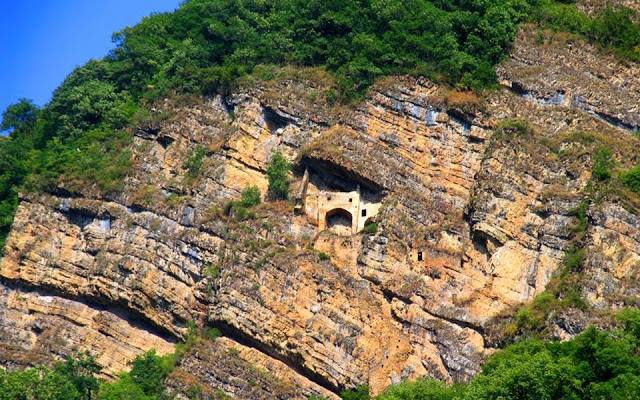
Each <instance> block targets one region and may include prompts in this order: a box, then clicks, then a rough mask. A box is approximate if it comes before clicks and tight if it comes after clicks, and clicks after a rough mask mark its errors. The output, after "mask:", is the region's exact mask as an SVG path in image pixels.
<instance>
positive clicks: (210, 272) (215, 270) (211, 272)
mask: <svg viewBox="0 0 640 400" xmlns="http://www.w3.org/2000/svg"><path fill="white" fill-rule="evenodd" d="M202 273H203V274H204V276H206V277H207V278H209V279H216V278H217V277H218V276H220V267H219V266H217V265H215V264H211V263H207V264H205V266H204V268H203V269H202Z"/></svg>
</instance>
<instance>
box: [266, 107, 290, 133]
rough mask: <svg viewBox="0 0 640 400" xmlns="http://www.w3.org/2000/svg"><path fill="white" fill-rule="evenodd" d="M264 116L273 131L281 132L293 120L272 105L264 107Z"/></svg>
mask: <svg viewBox="0 0 640 400" xmlns="http://www.w3.org/2000/svg"><path fill="white" fill-rule="evenodd" d="M262 116H263V118H264V122H265V123H266V124H267V128H268V129H269V131H270V132H271V133H280V132H281V131H282V130H283V129H284V128H286V126H287V125H289V124H290V123H291V122H292V121H291V120H290V119H289V118H287V117H285V116H283V115H281V114H279V113H278V112H277V111H275V110H274V109H273V108H271V107H263V108H262Z"/></svg>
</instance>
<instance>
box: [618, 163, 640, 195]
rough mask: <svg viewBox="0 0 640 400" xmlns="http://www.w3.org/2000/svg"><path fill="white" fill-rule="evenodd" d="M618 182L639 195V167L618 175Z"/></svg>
mask: <svg viewBox="0 0 640 400" xmlns="http://www.w3.org/2000/svg"><path fill="white" fill-rule="evenodd" d="M620 180H621V181H622V183H623V184H624V185H625V186H627V187H628V188H629V189H631V190H633V191H634V192H636V193H638V194H640V165H638V166H635V167H633V168H631V169H630V170H628V171H624V172H623V173H622V174H621V175H620Z"/></svg>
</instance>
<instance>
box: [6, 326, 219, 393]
mask: <svg viewBox="0 0 640 400" xmlns="http://www.w3.org/2000/svg"><path fill="white" fill-rule="evenodd" d="M219 336H220V331H219V330H218V329H216V328H208V329H198V328H197V327H196V325H195V324H193V323H191V324H190V325H189V331H188V334H187V337H186V338H185V341H184V342H183V343H179V344H177V345H176V351H175V352H174V353H173V354H168V355H166V356H159V355H157V354H156V353H155V351H154V350H151V351H149V352H147V353H145V354H142V355H140V356H138V357H136V358H135V359H134V360H133V361H132V362H131V363H130V365H131V369H130V370H129V371H128V372H123V373H121V374H120V375H119V376H118V378H117V379H115V380H113V381H111V382H107V381H102V380H99V379H98V378H96V375H97V374H98V373H99V372H100V368H99V366H98V365H97V364H96V362H95V359H94V358H93V357H92V356H90V355H88V354H84V353H81V354H78V355H77V356H76V357H68V358H67V359H66V360H65V361H64V362H59V363H56V364H54V365H53V366H52V367H51V368H49V367H44V366H41V367H36V368H28V369H25V370H20V371H13V372H7V371H4V370H2V369H0V400H169V399H172V398H173V397H171V396H169V395H168V394H167V393H166V391H165V387H164V381H165V379H166V378H167V376H168V375H169V374H170V373H171V371H173V370H174V368H175V366H176V364H177V362H178V360H180V359H181V358H182V357H183V356H184V355H185V354H186V353H187V352H188V351H190V350H191V349H192V348H193V347H194V346H195V345H196V344H197V343H199V342H202V341H204V340H214V339H216V338H217V337H219Z"/></svg>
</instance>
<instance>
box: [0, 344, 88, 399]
mask: <svg viewBox="0 0 640 400" xmlns="http://www.w3.org/2000/svg"><path fill="white" fill-rule="evenodd" d="M99 371H100V368H99V367H98V365H97V364H96V362H95V359H94V358H93V357H91V356H90V355H88V354H78V355H76V356H75V357H68V358H67V359H66V360H65V361H64V362H58V363H56V364H55V365H54V366H53V367H52V368H48V367H37V368H30V369H26V370H22V371H15V372H9V371H5V370H2V369H0V399H1V400H17V399H46V400H91V399H92V398H94V394H95V392H96V391H97V390H98V387H99V382H98V380H97V379H96V377H95V374H96V373H98V372H99Z"/></svg>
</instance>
